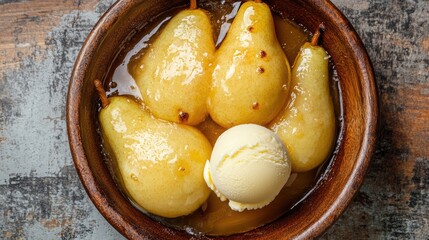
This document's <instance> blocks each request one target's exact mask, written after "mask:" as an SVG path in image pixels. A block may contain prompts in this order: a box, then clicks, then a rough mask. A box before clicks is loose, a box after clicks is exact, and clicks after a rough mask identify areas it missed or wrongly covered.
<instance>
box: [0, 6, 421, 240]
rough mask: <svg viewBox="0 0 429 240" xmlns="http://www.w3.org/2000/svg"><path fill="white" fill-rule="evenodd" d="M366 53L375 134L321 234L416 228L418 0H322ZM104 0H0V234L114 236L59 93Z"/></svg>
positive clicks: (390, 235) (401, 232) (365, 234)
mask: <svg viewBox="0 0 429 240" xmlns="http://www.w3.org/2000/svg"><path fill="white" fill-rule="evenodd" d="M333 2H334V3H335V4H336V5H337V6H338V7H339V8H340V10H341V11H343V13H344V14H345V15H346V16H347V17H348V18H349V20H350V21H351V22H352V24H353V25H354V27H355V28H356V30H357V32H358V33H359V35H360V36H361V38H362V40H363V42H364V44H365V46H366V47H367V50H368V52H369V55H370V57H371V59H372V61H373V65H374V69H375V75H376V79H377V82H378V87H379V94H380V104H381V106H380V107H381V117H382V123H381V134H380V142H379V144H378V147H377V151H376V154H375V156H374V158H373V161H372V163H371V165H370V169H369V172H368V175H367V178H366V180H365V182H364V184H363V186H362V188H361V190H360V191H359V193H358V195H357V197H356V198H355V199H354V201H353V202H352V204H351V205H350V206H349V208H348V209H347V211H346V212H345V214H344V215H342V216H341V218H340V219H339V220H338V221H337V222H336V224H335V225H334V226H333V227H331V228H330V229H329V230H328V232H327V233H326V234H325V235H324V236H323V237H322V238H324V239H344V238H352V239H427V238H428V232H429V222H428V219H429V196H428V194H429V188H428V184H429V34H428V32H427V31H428V30H429V1H427V0H405V1H399V0H362V1H352V0H334V1H333ZM112 3H113V0H101V1H96V0H74V1H73V0H61V1H60V0H44V1H42V0H33V1H31V0H0V239H121V238H122V237H121V235H120V234H119V233H118V232H117V231H116V230H115V229H113V228H112V227H111V226H110V225H109V224H108V223H107V222H106V220H104V218H103V217H102V216H101V215H100V214H99V213H98V211H97V210H96V209H95V207H94V206H93V204H92V203H91V201H90V200H89V198H88V197H87V195H86V193H85V191H84V189H83V187H82V185H81V183H80V181H79V179H78V176H77V174H76V172H75V170H74V166H73V163H72V159H71V156H70V153H69V147H68V142H67V131H66V123H65V102H66V100H65V99H66V94H67V87H68V82H69V77H70V73H71V70H72V67H73V64H74V61H75V58H76V56H77V54H78V52H79V50H80V47H81V45H82V43H83V41H84V40H85V38H86V36H87V34H88V33H89V31H90V30H91V28H92V27H93V26H94V24H95V23H96V22H97V20H98V18H99V17H100V16H101V15H102V14H103V13H104V12H105V11H106V10H107V9H108V7H109V6H110V5H111V4H112Z"/></svg>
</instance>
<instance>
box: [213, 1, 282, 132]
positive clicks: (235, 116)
mask: <svg viewBox="0 0 429 240" xmlns="http://www.w3.org/2000/svg"><path fill="white" fill-rule="evenodd" d="M289 81H290V67H289V63H288V60H287V59H286V56H285V54H284V52H283V50H282V48H281V46H280V43H279V42H278V40H277V36H276V32H275V28H274V22H273V17H272V15H271V11H270V8H269V7H268V6H267V5H266V4H265V3H262V2H254V1H248V2H245V3H244V4H243V5H242V6H241V7H240V9H239V11H238V13H237V15H236V17H235V18H234V21H233V22H232V24H231V28H230V29H229V31H228V34H227V36H226V38H225V40H224V41H223V42H222V43H221V46H220V47H219V49H218V51H217V52H216V54H215V60H214V62H213V73H212V85H211V90H210V94H209V99H208V108H209V113H210V116H211V117H212V119H213V120H214V121H215V122H216V123H218V124H219V125H221V126H223V127H225V128H230V127H232V126H235V125H238V124H243V123H255V124H260V125H265V124H267V123H269V122H270V121H271V120H272V119H273V118H274V117H275V116H276V115H277V114H278V113H279V111H280V110H281V109H282V108H283V105H284V103H285V101H286V98H287V93H288V88H289Z"/></svg>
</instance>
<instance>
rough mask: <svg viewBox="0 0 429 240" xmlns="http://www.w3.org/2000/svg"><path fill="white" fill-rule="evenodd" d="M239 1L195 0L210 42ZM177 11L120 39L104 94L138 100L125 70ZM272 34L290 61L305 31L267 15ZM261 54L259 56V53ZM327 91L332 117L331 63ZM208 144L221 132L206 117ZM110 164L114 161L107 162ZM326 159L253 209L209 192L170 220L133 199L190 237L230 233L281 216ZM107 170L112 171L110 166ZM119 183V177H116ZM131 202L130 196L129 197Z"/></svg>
mask: <svg viewBox="0 0 429 240" xmlns="http://www.w3.org/2000/svg"><path fill="white" fill-rule="evenodd" d="M240 5H241V1H228V0H226V1H207V0H205V1H199V2H198V6H199V8H202V9H205V10H207V12H208V13H209V16H210V17H211V21H212V25H213V34H214V36H215V39H214V40H215V43H216V46H217V47H219V44H220V43H221V42H222V40H223V39H224V38H225V36H226V33H227V32H228V29H229V27H230V25H231V22H232V20H233V19H234V16H235V15H236V13H237V11H238V9H239V7H240ZM180 10H181V9H172V10H170V11H169V12H166V13H165V14H164V15H162V16H161V17H160V18H158V19H157V20H155V21H153V22H150V23H147V24H146V25H145V26H143V27H142V29H141V30H140V31H139V32H138V33H137V34H136V35H135V36H133V37H132V39H131V41H129V42H126V43H124V48H122V50H121V51H120V52H119V54H118V57H117V58H116V59H115V61H114V62H113V63H112V67H111V68H110V71H109V73H108V74H107V78H106V79H105V80H106V81H108V82H109V84H108V86H109V87H110V88H109V89H107V94H108V95H109V96H115V95H131V96H133V97H135V98H136V99H141V95H140V92H139V90H138V88H137V85H136V83H135V82H134V79H133V77H132V74H130V72H132V71H133V69H135V68H137V67H139V64H138V60H139V59H140V58H141V57H142V56H143V54H144V53H145V51H146V50H147V48H148V47H149V46H150V45H151V42H152V41H154V39H156V36H157V34H158V33H159V32H160V31H162V29H163V27H164V26H165V25H166V23H167V22H168V20H169V19H171V17H172V16H174V15H175V14H176V13H177V12H178V11H180ZM273 17H274V22H275V28H276V33H277V38H278V40H279V42H280V44H281V46H282V49H283V51H284V53H285V54H286V57H287V58H288V60H289V63H290V65H291V66H292V64H293V63H294V59H295V57H296V55H297V54H298V51H299V49H300V47H301V45H302V44H303V43H304V42H306V41H308V39H309V34H308V33H307V32H306V30H305V29H303V28H302V27H300V26H298V25H296V24H295V23H293V22H291V21H290V20H288V19H283V18H281V17H280V16H278V15H276V14H275V13H274V14H273ZM265 54H266V53H265V52H261V57H264V56H265ZM331 67H332V69H331V73H332V74H331V93H332V96H333V100H334V105H335V109H336V114H337V116H340V105H339V103H340V99H339V94H338V92H339V90H338V84H337V79H336V74H335V70H334V68H333V66H332V65H331ZM197 127H198V128H199V129H200V130H201V131H202V132H203V133H204V134H205V135H206V137H207V138H208V139H209V141H210V142H211V143H212V144H214V142H215V141H216V139H217V137H218V136H219V135H220V134H221V133H222V132H223V131H224V130H225V129H223V128H222V127H220V126H218V125H217V124H216V123H215V122H213V121H212V120H211V119H210V118H208V119H207V120H206V121H205V122H203V123H201V124H199V125H198V126H197ZM109 165H110V166H114V164H109ZM325 165H327V162H325V164H324V165H323V166H320V167H319V168H318V169H314V170H311V171H309V172H305V173H292V174H291V176H290V178H289V181H288V182H287V183H286V185H285V186H284V188H283V189H282V190H281V192H280V193H279V195H278V196H277V197H276V199H275V200H274V201H273V202H272V203H270V204H269V205H268V206H266V207H264V208H262V209H258V210H245V211H243V212H236V211H233V210H231V209H230V208H229V206H228V203H227V201H226V202H221V201H220V199H219V198H218V197H216V195H215V194H214V193H212V194H211V195H210V197H209V199H208V200H207V203H206V204H205V205H203V206H202V207H201V208H200V209H198V210H197V211H196V212H194V213H193V214H191V215H188V216H183V217H179V218H174V219H167V218H162V217H159V216H153V215H151V214H150V213H147V212H145V211H144V210H143V209H140V208H139V207H138V206H136V204H135V203H133V204H134V205H135V206H136V208H139V209H140V210H142V211H144V212H145V213H147V214H148V215H149V216H151V217H152V218H154V219H156V220H157V221H160V222H162V223H164V224H165V225H168V226H170V227H173V228H176V229H181V230H185V231H187V232H188V233H191V234H195V235H214V236H217V235H230V234H234V233H241V232H245V231H249V230H252V229H254V228H257V227H259V226H262V225H265V224H267V223H270V222H272V221H274V220H276V219H277V218H279V217H280V216H282V215H283V214H285V213H287V211H289V210H290V209H291V208H293V206H295V205H296V204H298V203H299V202H300V201H302V200H303V199H304V198H305V196H306V194H308V193H309V192H310V191H311V189H312V188H313V187H314V186H315V185H316V183H317V181H318V180H319V179H320V178H321V173H322V172H323V170H324V169H325V168H326V166H325ZM113 172H117V171H115V170H114V169H113ZM118 184H119V185H120V181H118ZM130 201H131V200H130Z"/></svg>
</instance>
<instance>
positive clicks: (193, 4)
mask: <svg viewBox="0 0 429 240" xmlns="http://www.w3.org/2000/svg"><path fill="white" fill-rule="evenodd" d="M197 8H198V6H197V0H191V6H190V7H189V9H191V10H195V9H197Z"/></svg>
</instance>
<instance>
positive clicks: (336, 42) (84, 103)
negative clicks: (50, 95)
mask: <svg viewBox="0 0 429 240" xmlns="http://www.w3.org/2000/svg"><path fill="white" fill-rule="evenodd" d="M186 3H187V1H183V0H171V1H155V0H122V1H118V2H117V3H115V4H114V5H113V6H112V7H111V8H110V9H109V10H108V11H107V13H106V14H105V15H104V16H103V17H102V18H101V19H100V21H99V22H98V23H97V25H96V26H95V27H94V29H93V30H92V32H91V33H90V34H89V36H88V38H87V39H86V41H85V43H84V45H83V47H82V50H81V51H80V54H79V56H78V58H77V60H76V64H75V67H74V70H73V73H72V76H71V79H70V87H69V92H68V97H67V129H68V136H69V142H70V149H71V153H72V156H73V160H74V163H75V166H76V169H77V172H78V174H79V176H80V178H81V181H82V183H83V185H84V187H85V189H86V191H87V193H88V195H89V197H90V198H91V200H92V201H93V202H94V204H95V206H96V207H97V208H98V210H99V211H100V212H101V214H102V215H103V216H104V217H105V218H106V219H107V220H108V221H109V222H110V223H111V224H112V225H113V226H114V227H115V228H116V229H117V230H118V231H119V232H120V233H122V234H123V235H124V236H125V237H127V238H130V239H139V238H149V239H187V238H190V237H191V236H190V235H188V234H187V233H186V232H184V231H178V230H174V229H171V228H168V227H166V226H164V225H162V224H161V223H158V222H156V221H153V220H152V219H151V218H149V217H147V216H146V215H145V214H143V213H142V212H140V211H138V210H136V209H135V208H134V207H133V206H132V205H131V204H130V202H129V201H128V200H127V199H126V198H125V197H124V196H123V195H122V194H121V192H120V190H119V189H118V188H117V186H116V184H115V182H114V181H113V179H112V177H111V175H110V173H109V170H108V168H107V166H106V163H105V162H104V161H103V158H102V154H101V146H100V143H99V141H98V139H99V136H98V133H97V132H96V128H97V127H96V115H97V98H98V97H97V94H96V91H95V89H94V87H93V80H94V79H103V78H104V77H105V75H106V73H107V72H108V71H107V70H108V68H109V66H110V63H111V62H112V60H113V59H114V58H115V56H116V54H117V52H118V49H120V47H121V45H122V44H123V43H124V41H126V39H129V37H130V36H132V35H133V34H134V33H135V32H136V29H138V28H139V27H141V24H142V23H145V22H148V21H151V20H152V19H154V18H156V17H157V15H159V14H160V13H162V12H165V11H166V10H168V9H170V8H172V7H178V6H182V5H185V4H186ZM266 3H268V4H269V5H270V6H271V7H272V9H273V10H274V11H276V12H278V13H281V14H282V15H284V16H285V17H287V18H289V19H291V20H293V21H295V22H296V23H298V24H301V25H303V26H304V27H305V28H307V29H316V27H317V26H318V25H319V23H321V22H324V23H325V26H326V29H327V31H326V32H325V33H324V34H323V35H322V36H323V37H322V45H323V47H325V49H326V50H327V51H328V52H329V54H330V55H331V57H332V61H333V62H334V64H335V67H336V70H337V73H338V76H339V84H340V88H341V91H340V97H341V105H342V108H343V116H342V117H343V123H344V124H343V126H342V128H341V131H340V136H339V137H340V141H339V144H338V146H337V150H338V151H337V152H336V154H335V155H334V156H333V158H332V160H331V163H330V166H329V167H328V169H327V172H326V173H325V176H324V178H323V179H322V180H321V181H319V182H318V184H317V186H316V188H315V189H313V191H312V192H311V193H310V194H308V196H307V197H306V198H305V199H304V200H303V201H302V202H300V203H299V204H298V205H296V206H295V207H294V208H293V209H292V210H291V211H289V212H288V213H287V214H285V215H284V216H283V217H281V218H280V219H278V220H276V221H275V222H273V223H271V224H267V225H266V226H263V227H259V228H257V229H255V230H253V231H249V232H246V233H243V234H237V235H232V236H229V237H225V238H230V239H242V238H245V239H249V238H252V239H290V238H312V237H315V236H318V235H320V234H322V233H323V232H324V231H325V230H326V229H327V228H328V227H329V226H330V225H332V223H333V222H334V221H335V220H336V219H337V218H338V217H339V216H340V214H341V213H342V212H343V211H344V210H345V208H346V207H347V205H348V204H349V203H350V201H351V200H352V198H353V196H354V195H355V194H356V192H357V191H358V189H359V187H360V185H361V184H362V181H363V178H364V175H365V172H366V170H367V167H368V164H369V162H370V159H371V156H372V154H373V152H374V148H375V145H376V132H377V121H378V105H377V92H376V86H375V82H374V76H373V70H372V67H371V63H370V60H369V58H368V55H367V53H366V50H365V48H364V46H363V45H362V42H361V40H360V39H359V37H358V35H357V34H356V32H355V31H354V29H353V27H352V26H351V25H350V23H349V22H348V21H347V19H346V18H345V17H344V16H343V15H342V14H341V13H340V11H339V10H338V9H337V8H336V7H335V6H334V5H333V4H332V3H330V2H329V1H322V0H289V1H287V0H277V1H275V0H269V1H266ZM204 238H205V237H204ZM207 238H210V237H207ZM220 239H223V238H220Z"/></svg>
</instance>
